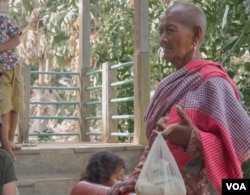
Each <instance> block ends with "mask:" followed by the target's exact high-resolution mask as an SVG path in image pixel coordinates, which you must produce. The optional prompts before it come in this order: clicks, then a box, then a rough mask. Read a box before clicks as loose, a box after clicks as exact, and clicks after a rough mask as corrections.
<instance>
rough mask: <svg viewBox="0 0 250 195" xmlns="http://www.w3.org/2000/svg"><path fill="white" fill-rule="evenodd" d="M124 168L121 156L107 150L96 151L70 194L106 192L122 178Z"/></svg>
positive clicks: (100, 193)
mask: <svg viewBox="0 0 250 195" xmlns="http://www.w3.org/2000/svg"><path fill="white" fill-rule="evenodd" d="M125 170H126V168H125V163H124V160H123V159H122V158H120V157H119V156H117V155H116V154H114V153H112V152H109V151H105V150H104V151H98V152H96V153H94V154H93V155H92V156H91V158H90V159H89V161H88V164H87V166H86V169H85V170H84V172H83V173H82V175H81V179H80V181H79V182H78V183H77V184H76V185H75V186H74V187H73V189H72V191H71V195H80V194H85V195H88V194H89V195H92V194H96V195H98V194H99V195H102V194H106V192H107V190H108V189H109V188H110V187H111V186H113V185H114V184H116V183H117V182H120V181H122V180H123V177H124V174H125Z"/></svg>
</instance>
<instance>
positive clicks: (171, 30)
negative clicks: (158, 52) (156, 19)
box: [159, 11, 195, 69]
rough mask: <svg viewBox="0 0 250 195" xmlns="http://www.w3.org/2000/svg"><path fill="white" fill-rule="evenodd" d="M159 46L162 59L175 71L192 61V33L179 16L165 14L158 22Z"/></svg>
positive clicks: (186, 23) (172, 13)
mask: <svg viewBox="0 0 250 195" xmlns="http://www.w3.org/2000/svg"><path fill="white" fill-rule="evenodd" d="M159 30H160V45H161V47H162V48H163V52H164V55H163V58H164V59H165V60H167V61H170V62H171V63H172V64H173V65H174V66H175V68H176V69H179V68H181V67H182V66H184V65H185V64H187V63H188V62H190V61H191V60H193V59H194V57H195V52H194V51H195V50H194V46H193V44H194V33H193V29H192V28H191V27H190V26H189V25H188V19H187V21H185V19H184V17H182V16H181V14H180V13H179V14H177V13H176V12H171V11H170V12H166V13H165V14H164V16H163V17H162V18H161V20H160V29H159Z"/></svg>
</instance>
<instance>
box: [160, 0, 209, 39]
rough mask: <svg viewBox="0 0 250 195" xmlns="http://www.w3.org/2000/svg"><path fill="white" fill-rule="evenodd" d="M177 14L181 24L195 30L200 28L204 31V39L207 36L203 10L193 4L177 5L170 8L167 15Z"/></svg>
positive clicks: (166, 12)
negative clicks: (196, 27)
mask: <svg viewBox="0 0 250 195" xmlns="http://www.w3.org/2000/svg"><path fill="white" fill-rule="evenodd" d="M169 13H171V14H176V15H177V16H178V20H179V22H181V23H182V24H185V25H186V26H189V27H191V28H193V27H194V26H199V27H200V28H201V31H202V38H204V36H205V34H206V27H207V20H206V16H205V14H204V12H203V10H202V9H201V8H199V7H198V6H196V5H194V4H191V3H175V4H174V5H172V6H171V7H169V8H168V9H167V10H166V11H165V14H164V15H166V14H169ZM163 17H164V16H163Z"/></svg>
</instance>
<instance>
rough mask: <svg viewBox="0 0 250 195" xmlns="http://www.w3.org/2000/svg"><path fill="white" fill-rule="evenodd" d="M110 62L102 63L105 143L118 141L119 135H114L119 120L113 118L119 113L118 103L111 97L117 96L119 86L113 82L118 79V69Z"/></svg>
mask: <svg viewBox="0 0 250 195" xmlns="http://www.w3.org/2000/svg"><path fill="white" fill-rule="evenodd" d="M110 66H111V64H110V63H104V64H103V65H102V128H103V130H102V136H103V137H102V141H103V142H104V143H114V142H118V137H114V136H113V137H112V136H111V133H112V132H117V128H118V127H117V120H115V119H111V117H112V115H117V103H114V102H113V103H112V102H111V99H112V98H114V97H116V95H117V88H116V87H111V83H113V82H116V81H117V71H116V70H111V69H110Z"/></svg>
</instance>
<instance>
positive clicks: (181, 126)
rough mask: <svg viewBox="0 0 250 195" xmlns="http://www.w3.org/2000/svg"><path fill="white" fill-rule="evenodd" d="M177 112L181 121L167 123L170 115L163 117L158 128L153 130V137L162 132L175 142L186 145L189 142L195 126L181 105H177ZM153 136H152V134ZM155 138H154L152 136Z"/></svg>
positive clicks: (166, 137)
mask: <svg viewBox="0 0 250 195" xmlns="http://www.w3.org/2000/svg"><path fill="white" fill-rule="evenodd" d="M176 112H177V114H178V116H179V117H180V122H179V123H175V124H171V125H168V126H167V125H166V121H167V120H168V117H162V118H160V120H159V121H158V123H157V129H156V130H153V132H152V134H151V135H152V137H153V136H155V135H157V133H159V132H160V133H161V134H162V136H163V137H164V138H165V139H166V140H169V141H171V142H173V143H176V144H180V145H182V146H184V147H186V146H187V145H188V143H189V140H190V136H191V133H192V130H193V129H194V126H193V124H192V121H191V119H190V118H189V117H188V116H187V115H186V114H185V112H184V111H183V110H182V109H181V108H180V107H179V106H177V107H176ZM150 138H151V136H150ZM152 139H153V138H152Z"/></svg>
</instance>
